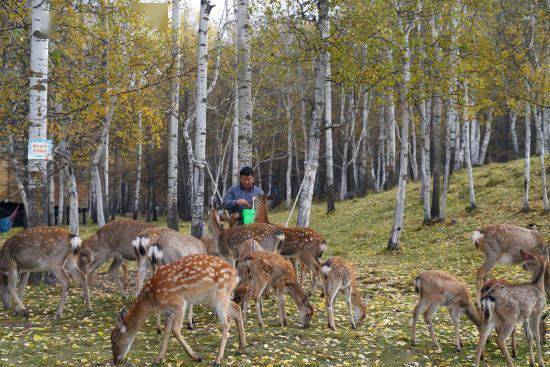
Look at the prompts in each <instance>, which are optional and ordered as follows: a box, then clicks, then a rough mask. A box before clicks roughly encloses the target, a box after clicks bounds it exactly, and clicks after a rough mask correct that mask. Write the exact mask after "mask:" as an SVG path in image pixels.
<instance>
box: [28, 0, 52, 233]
mask: <svg viewBox="0 0 550 367" xmlns="http://www.w3.org/2000/svg"><path fill="white" fill-rule="evenodd" d="M49 31H50V1H49V0H32V1H31V59H30V78H29V79H30V83H29V88H30V97H29V140H34V139H46V137H47V131H48V123H47V111H48V75H49V74H48V50H49V38H48V37H49ZM27 167H28V182H27V200H28V215H27V219H28V222H27V225H28V227H29V228H30V227H36V226H40V225H43V224H45V223H46V221H47V220H46V219H47V218H46V214H47V212H46V205H45V199H46V198H45V196H44V187H45V184H46V161H45V160H38V159H30V160H29V161H28V166H27Z"/></svg>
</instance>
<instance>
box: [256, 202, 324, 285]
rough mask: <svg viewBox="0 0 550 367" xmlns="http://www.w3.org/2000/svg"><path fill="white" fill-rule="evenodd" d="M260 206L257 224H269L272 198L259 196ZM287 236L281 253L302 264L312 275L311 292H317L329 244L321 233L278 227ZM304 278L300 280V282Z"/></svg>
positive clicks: (297, 228) (300, 228) (280, 249)
mask: <svg viewBox="0 0 550 367" xmlns="http://www.w3.org/2000/svg"><path fill="white" fill-rule="evenodd" d="M257 199H258V200H257V201H258V206H257V209H256V211H257V212H256V218H255V221H256V223H269V224H271V223H270V222H269V219H268V217H267V209H268V206H269V200H271V196H265V195H261V196H257ZM276 226H277V228H278V229H279V230H280V231H281V232H283V234H284V235H285V240H284V243H283V244H282V245H281V247H280V248H279V253H280V254H281V255H283V256H285V257H287V258H289V259H292V260H294V264H297V262H298V261H300V262H302V264H304V265H305V267H306V268H307V269H308V270H309V271H310V273H311V275H312V280H311V285H310V292H311V293H313V291H314V290H315V284H316V283H317V275H318V274H319V270H320V268H321V260H320V259H321V256H322V255H323V252H325V251H326V249H327V242H326V241H325V239H324V238H323V236H321V235H320V234H319V233H317V232H315V231H314V230H313V229H311V228H304V227H285V226H279V225H276ZM301 281H302V278H300V282H301Z"/></svg>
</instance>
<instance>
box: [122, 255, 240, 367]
mask: <svg viewBox="0 0 550 367" xmlns="http://www.w3.org/2000/svg"><path fill="white" fill-rule="evenodd" d="M238 282H239V277H238V275H237V270H236V269H235V268H233V267H232V266H231V265H229V264H228V263H226V262H225V261H224V260H222V259H220V258H219V257H217V256H211V255H205V254H200V255H190V256H185V257H182V258H181V259H179V260H177V261H175V262H173V263H170V264H168V265H165V266H162V267H160V268H159V269H158V270H157V272H156V273H155V274H154V275H153V276H152V277H151V278H150V279H149V281H148V283H147V284H146V285H145V287H144V288H143V291H142V292H141V293H140V295H139V297H138V298H137V300H136V301H135V302H134V304H133V305H132V307H131V308H130V309H129V310H128V312H126V311H125V310H122V311H121V312H120V313H118V314H117V317H116V319H117V325H116V327H115V328H114V330H113V331H112V333H111V347H112V350H113V361H114V363H115V364H117V365H118V364H120V363H122V361H123V359H124V356H125V355H126V354H127V353H128V351H129V350H130V347H131V346H132V343H133V342H134V339H135V337H136V335H137V332H138V330H139V328H140V327H141V326H142V324H143V323H144V322H145V320H147V318H148V316H149V315H150V314H151V313H157V314H158V313H163V314H164V315H166V320H165V323H164V338H163V340H162V343H161V346H160V351H159V354H158V356H157V358H156V360H155V362H156V363H161V362H162V361H163V360H164V357H165V355H166V349H167V347H168V341H169V339H170V333H171V334H172V335H174V337H175V338H176V339H177V340H178V342H179V343H180V344H181V345H182V347H183V348H184V350H185V352H186V353H187V354H188V355H189V356H190V357H191V358H192V359H194V360H195V361H201V360H202V358H201V357H200V356H199V355H198V354H196V353H195V352H194V351H193V350H192V349H191V347H190V346H189V345H188V344H187V343H186V341H185V340H184V338H183V336H182V335H181V333H180V330H181V327H182V324H183V319H184V316H185V309H186V307H187V305H189V304H191V303H194V304H201V303H207V304H210V306H211V307H212V308H213V309H214V311H215V312H216V314H217V315H218V319H219V320H220V323H221V324H222V338H221V343H220V350H219V353H218V356H217V358H216V360H215V362H214V365H215V366H219V365H220V363H221V361H222V358H223V355H224V350H225V345H226V343H227V339H228V338H229V326H230V321H231V319H234V320H235V322H236V324H237V331H238V334H239V350H240V351H244V349H245V345H246V341H245V335H244V326H243V320H242V315H241V308H240V307H239V306H238V305H237V304H236V303H234V302H233V301H231V293H232V292H233V290H234V289H235V287H236V286H237V283H238Z"/></svg>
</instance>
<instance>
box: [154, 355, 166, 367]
mask: <svg viewBox="0 0 550 367" xmlns="http://www.w3.org/2000/svg"><path fill="white" fill-rule="evenodd" d="M163 363H164V358H162V357H157V358H155V361H154V362H153V366H158V365H161V364H163Z"/></svg>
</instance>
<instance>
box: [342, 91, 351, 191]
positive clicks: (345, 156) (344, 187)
mask: <svg viewBox="0 0 550 367" xmlns="http://www.w3.org/2000/svg"><path fill="white" fill-rule="evenodd" d="M340 97H341V98H340V126H341V129H342V132H343V139H344V148H343V149H342V172H341V174H340V200H346V197H347V196H348V150H349V137H350V125H351V124H350V121H348V122H347V126H344V125H345V124H346V118H345V113H344V111H345V105H346V94H345V90H344V88H342V94H341V96H340ZM349 102H350V103H351V98H350V100H349ZM350 110H351V107H350ZM348 116H349V115H348Z"/></svg>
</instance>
